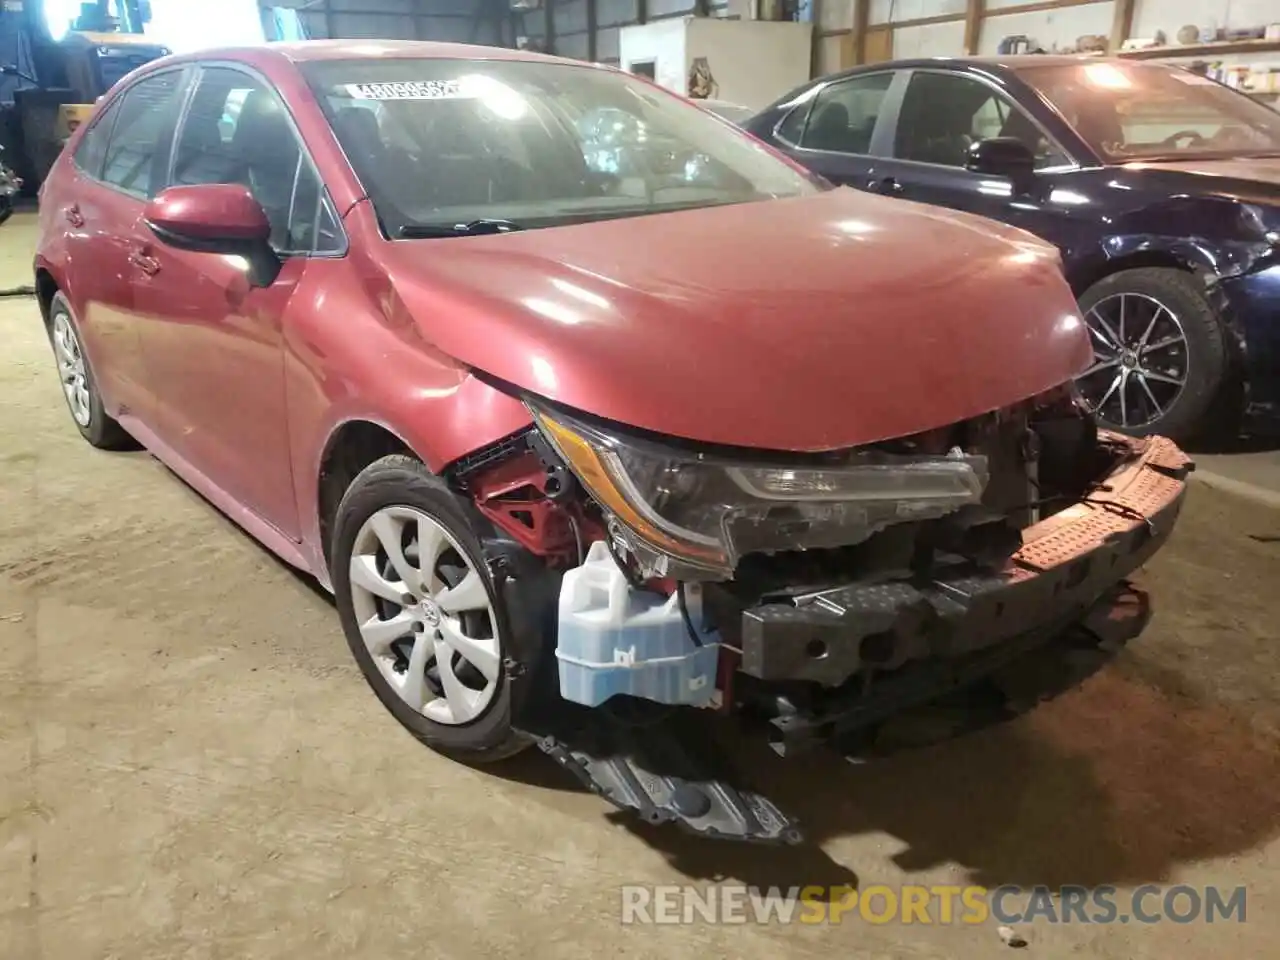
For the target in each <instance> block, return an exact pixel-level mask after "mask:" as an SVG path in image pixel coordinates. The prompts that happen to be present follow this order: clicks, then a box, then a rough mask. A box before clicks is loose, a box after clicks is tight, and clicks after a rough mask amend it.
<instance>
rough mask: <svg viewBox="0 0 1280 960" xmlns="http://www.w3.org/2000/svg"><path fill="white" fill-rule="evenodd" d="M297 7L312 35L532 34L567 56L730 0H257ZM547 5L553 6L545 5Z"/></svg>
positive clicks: (485, 37) (594, 52) (489, 40)
mask: <svg viewBox="0 0 1280 960" xmlns="http://www.w3.org/2000/svg"><path fill="white" fill-rule="evenodd" d="M260 2H261V5H262V6H263V7H272V6H275V7H292V8H294V9H296V10H298V15H299V17H300V18H301V20H302V22H303V23H304V25H305V26H306V28H307V31H308V33H309V34H310V36H312V37H315V38H320V37H344V38H346V37H351V38H362V39H364V38H370V39H372V38H378V39H388V40H391V39H395V40H457V41H461V42H464V43H485V44H497V45H501V46H515V45H516V42H517V38H518V37H528V38H530V39H531V40H532V41H533V43H534V44H536V45H537V47H538V49H549V50H550V51H551V52H552V53H556V54H559V55H560V56H564V57H576V58H578V59H581V60H596V61H599V62H602V63H614V64H616V63H617V62H618V30H619V28H620V27H624V26H629V25H631V24H636V23H646V22H649V21H652V20H661V19H665V18H667V17H680V16H689V15H692V14H695V13H702V14H704V15H707V16H713V17H714V16H727V15H729V14H728V10H729V3H730V0H540V3H541V5H540V6H539V8H538V9H534V10H525V11H512V10H511V9H510V0H260ZM548 5H549V6H548Z"/></svg>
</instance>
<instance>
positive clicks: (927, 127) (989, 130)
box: [893, 71, 1069, 168]
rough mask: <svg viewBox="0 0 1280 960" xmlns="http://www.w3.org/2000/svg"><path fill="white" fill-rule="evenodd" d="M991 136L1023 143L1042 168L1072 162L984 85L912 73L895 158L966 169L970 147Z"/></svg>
mask: <svg viewBox="0 0 1280 960" xmlns="http://www.w3.org/2000/svg"><path fill="white" fill-rule="evenodd" d="M992 137H1012V138H1014V139H1016V140H1020V141H1022V143H1023V144H1025V145H1026V147H1027V149H1028V150H1030V151H1031V153H1032V155H1033V156H1034V157H1035V158H1036V167H1037V168H1044V167H1054V166H1061V165H1063V164H1066V163H1068V162H1069V160H1068V159H1067V157H1066V156H1065V155H1064V154H1063V153H1062V151H1061V150H1060V149H1059V148H1058V147H1057V146H1056V145H1055V144H1053V143H1052V142H1051V141H1050V140H1049V138H1048V137H1047V136H1045V134H1044V133H1043V132H1042V131H1041V130H1040V128H1039V127H1037V126H1036V124H1035V123H1034V122H1033V121H1032V120H1031V118H1030V117H1029V116H1027V114H1026V113H1025V112H1024V111H1023V110H1022V109H1021V108H1020V107H1018V106H1017V105H1015V104H1014V103H1013V102H1012V101H1010V100H1008V99H1006V98H1005V97H1003V96H1001V95H1000V94H999V93H997V92H996V91H995V90H994V89H992V88H991V87H989V86H988V85H987V84H985V83H983V82H982V81H980V80H975V79H973V78H972V77H966V76H964V75H963V74H959V73H931V72H928V71H916V72H915V73H913V74H912V75H911V82H910V83H908V84H907V90H906V94H905V95H904V96H903V99H902V109H901V111H900V112H899V114H898V129H897V132H896V134H895V136H894V144H893V152H894V156H895V157H898V158H900V159H902V160H915V161H917V162H919V163H935V164H939V165H941V166H946V167H963V166H964V165H965V160H966V159H967V158H968V156H969V147H971V146H972V145H973V144H975V143H977V142H979V141H981V140H989V139H991V138H992Z"/></svg>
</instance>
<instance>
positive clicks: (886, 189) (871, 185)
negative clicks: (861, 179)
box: [867, 177, 902, 197]
mask: <svg viewBox="0 0 1280 960" xmlns="http://www.w3.org/2000/svg"><path fill="white" fill-rule="evenodd" d="M867 189H868V190H870V191H871V192H872V193H883V194H885V195H886V196H891V197H892V196H897V195H898V194H900V193H902V184H900V183H899V182H898V178H897V177H881V178H880V179H879V180H871V181H869V182H868V183H867Z"/></svg>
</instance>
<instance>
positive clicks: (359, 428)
mask: <svg viewBox="0 0 1280 960" xmlns="http://www.w3.org/2000/svg"><path fill="white" fill-rule="evenodd" d="M394 453H404V454H408V455H410V456H414V457H418V459H422V458H421V457H420V456H419V454H418V453H417V452H416V451H415V450H414V449H413V447H412V446H411V445H410V444H409V443H408V441H406V440H405V439H404V438H403V437H402V436H400V435H399V434H398V433H396V432H395V431H393V430H392V429H391V428H389V427H388V426H386V425H385V424H382V423H377V422H375V421H373V420H366V419H362V418H353V419H350V420H345V421H343V422H342V423H340V424H338V425H337V426H336V427H335V428H334V429H333V431H332V432H331V433H330V434H329V437H328V439H327V440H326V441H325V445H324V449H323V451H322V453H321V455H320V466H319V471H318V473H317V476H316V510H317V512H318V514H319V516H318V521H319V531H320V551H321V554H322V556H323V558H324V563H325V568H326V569H328V566H329V563H330V561H331V560H332V557H331V540H332V537H333V523H334V520H335V519H336V516H337V512H338V505H339V504H340V503H341V502H342V497H343V494H345V493H346V492H347V488H348V487H350V486H351V483H352V481H354V480H355V478H356V477H357V476H359V474H360V471H361V470H363V469H364V468H365V467H367V466H368V465H369V464H371V463H373V462H374V461H375V460H380V459H382V458H383V457H385V456H389V455H391V454H394Z"/></svg>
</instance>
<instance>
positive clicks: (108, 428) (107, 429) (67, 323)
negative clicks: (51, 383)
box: [49, 293, 133, 450]
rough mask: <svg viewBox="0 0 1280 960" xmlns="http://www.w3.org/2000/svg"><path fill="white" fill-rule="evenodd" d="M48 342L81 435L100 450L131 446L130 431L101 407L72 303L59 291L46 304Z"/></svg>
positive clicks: (60, 381)
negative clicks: (127, 431) (49, 302)
mask: <svg viewBox="0 0 1280 960" xmlns="http://www.w3.org/2000/svg"><path fill="white" fill-rule="evenodd" d="M49 341H50V343H51V344H52V345H53V357H54V359H55V360H56V361H57V363H58V382H59V385H60V386H61V388H62V396H63V398H64V399H65V400H66V401H67V409H68V410H70V411H71V419H72V420H73V421H74V422H75V425H76V429H77V430H79V431H80V435H81V436H82V437H84V438H85V439H86V440H88V441H89V442H90V443H91V444H93V445H94V446H95V447H98V448H99V449H103V450H120V449H124V448H127V447H131V446H133V439H132V438H131V437H130V436H129V434H127V433H126V432H125V430H124V428H123V427H121V426H120V424H118V423H117V422H116V421H115V420H113V419H111V417H109V416H107V413H106V411H105V410H104V409H103V406H102V395H101V394H100V393H98V385H97V381H96V380H94V376H93V368H92V367H91V366H90V365H89V358H88V357H87V356H86V355H85V352H84V347H83V346H82V341H81V339H80V330H79V328H78V327H77V326H76V321H75V317H74V316H72V314H71V305H70V304H68V303H67V298H66V297H64V296H63V295H62V294H61V293H57V294H54V297H53V302H52V303H51V304H50V305H49Z"/></svg>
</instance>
